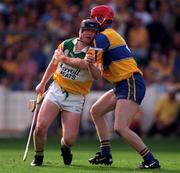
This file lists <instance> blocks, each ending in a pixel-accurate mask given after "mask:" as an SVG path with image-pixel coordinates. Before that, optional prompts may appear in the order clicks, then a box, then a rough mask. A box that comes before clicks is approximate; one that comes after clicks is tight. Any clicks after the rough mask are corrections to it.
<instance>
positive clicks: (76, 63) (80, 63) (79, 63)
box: [63, 57, 88, 70]
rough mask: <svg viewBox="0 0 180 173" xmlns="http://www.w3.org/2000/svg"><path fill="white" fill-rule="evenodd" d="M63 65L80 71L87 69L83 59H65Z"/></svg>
mask: <svg viewBox="0 0 180 173" xmlns="http://www.w3.org/2000/svg"><path fill="white" fill-rule="evenodd" d="M63 63H65V64H68V65H70V66H72V67H74V68H79V69H81V70H87V69H88V65H87V62H86V61H85V60H84V59H80V58H70V57H65V58H64V60H63Z"/></svg>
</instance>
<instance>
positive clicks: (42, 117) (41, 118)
mask: <svg viewBox="0 0 180 173" xmlns="http://www.w3.org/2000/svg"><path fill="white" fill-rule="evenodd" d="M58 112H59V107H58V106H57V105H56V104H55V103H53V102H52V101H50V100H48V99H44V101H43V103H42V105H41V108H40V110H39V113H38V117H37V125H36V126H37V127H41V128H48V127H49V126H50V124H51V123H52V121H53V120H54V119H55V117H56V116H57V114H58Z"/></svg>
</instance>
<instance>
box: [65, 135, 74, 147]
mask: <svg viewBox="0 0 180 173" xmlns="http://www.w3.org/2000/svg"><path fill="white" fill-rule="evenodd" d="M63 140H64V144H65V145H66V146H68V147H71V146H72V145H74V144H75V142H76V138H75V137H73V136H68V137H63Z"/></svg>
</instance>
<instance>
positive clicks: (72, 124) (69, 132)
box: [61, 111, 80, 165]
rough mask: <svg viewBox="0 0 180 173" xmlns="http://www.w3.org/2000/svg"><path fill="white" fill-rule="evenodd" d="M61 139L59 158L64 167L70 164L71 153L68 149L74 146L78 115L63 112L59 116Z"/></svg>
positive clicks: (77, 129)
mask: <svg viewBox="0 0 180 173" xmlns="http://www.w3.org/2000/svg"><path fill="white" fill-rule="evenodd" d="M61 122H62V138H61V156H62V157H63V161H64V164H65V165H70V164H71V162H72V157H73V155H72V153H71V149H70V147H71V146H72V145H74V144H75V142H76V139H77V136H78V132H79V125H80V113H72V112H67V111H63V112H62V114H61Z"/></svg>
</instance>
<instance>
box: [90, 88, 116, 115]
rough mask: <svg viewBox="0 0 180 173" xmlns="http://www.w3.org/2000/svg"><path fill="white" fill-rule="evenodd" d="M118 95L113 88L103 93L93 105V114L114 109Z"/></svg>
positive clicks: (101, 113)
mask: <svg viewBox="0 0 180 173" xmlns="http://www.w3.org/2000/svg"><path fill="white" fill-rule="evenodd" d="M116 101H117V100H116V97H115V94H114V91H113V90H110V91H108V92H106V93H105V94H103V95H102V96H101V97H100V98H99V99H98V100H97V101H96V102H95V103H94V104H93V106H92V108H91V113H92V114H93V115H104V114H105V113H107V112H110V111H112V110H113V109H114V108H115V105H116Z"/></svg>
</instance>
